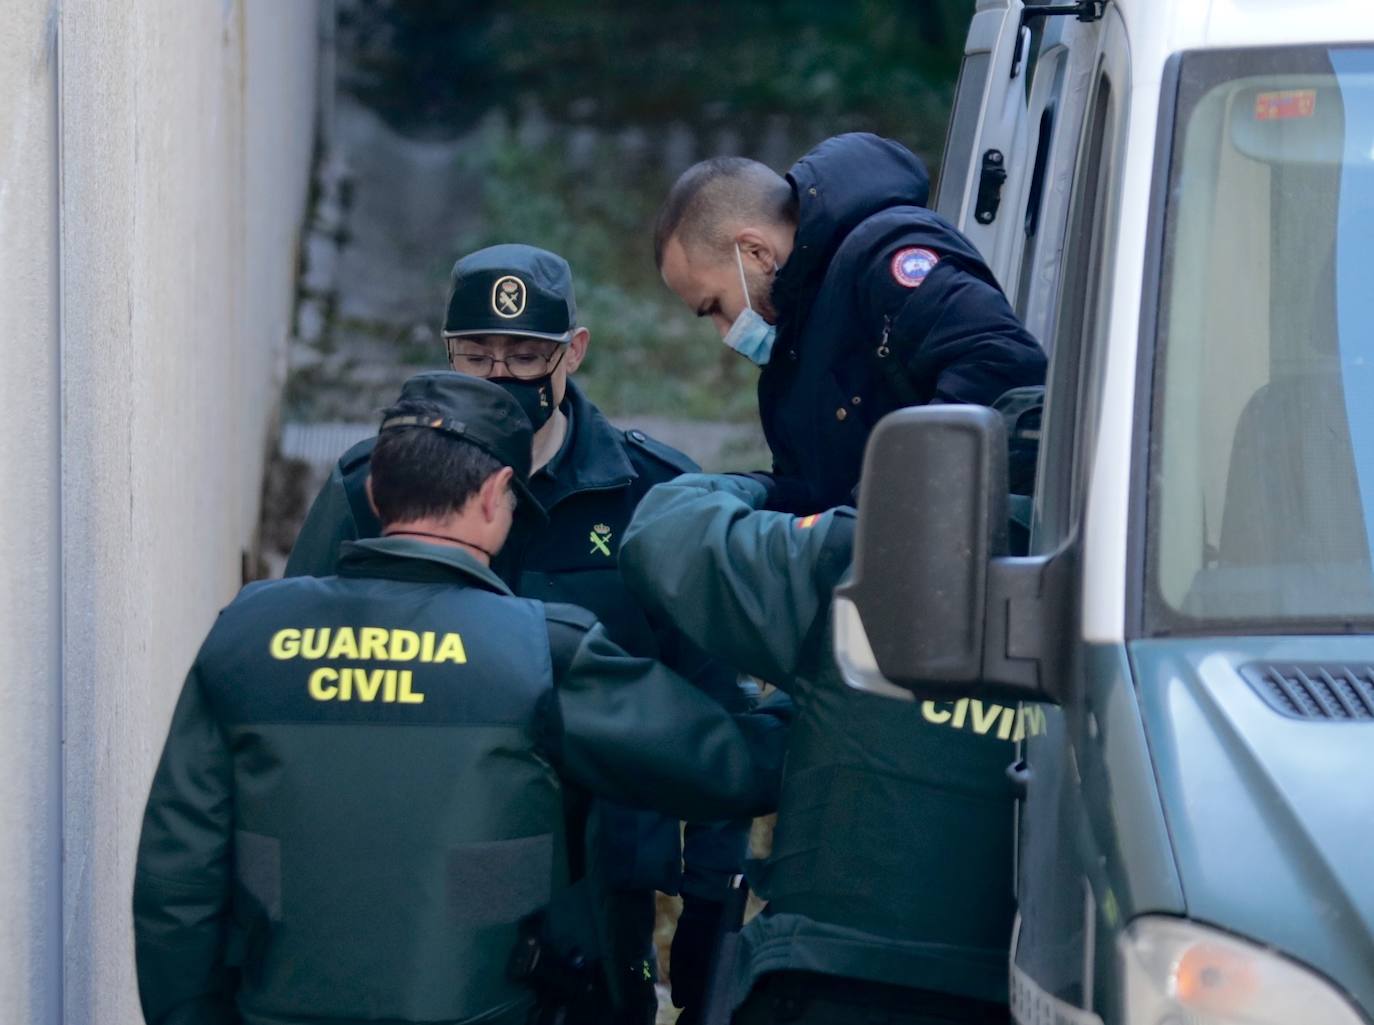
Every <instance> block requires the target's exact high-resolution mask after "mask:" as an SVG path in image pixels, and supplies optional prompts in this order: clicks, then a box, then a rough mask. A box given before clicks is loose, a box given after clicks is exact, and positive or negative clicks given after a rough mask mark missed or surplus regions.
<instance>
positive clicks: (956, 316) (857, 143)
mask: <svg viewBox="0 0 1374 1025" xmlns="http://www.w3.org/2000/svg"><path fill="white" fill-rule="evenodd" d="M787 178H788V181H789V182H790V184H791V185H792V188H793V192H794V194H795V197H796V204H797V206H796V212H797V234H796V241H795V244H794V246H793V250H792V253H791V255H790V256H789V257H788V259H787V262H786V263H785V264H784V265H783V266H782V268H781V269H780V270H779V271H778V274H777V276H776V278H774V281H773V289H772V301H773V306H774V308H775V309H776V311H777V313H778V335H777V341H776V343H775V344H774V348H773V354H772V358H771V360H770V362H769V363H768V364H767V365H766V366H765V367H764V368H763V373H762V375H761V377H760V378H759V415H760V417H761V419H762V421H763V430H764V434H765V435H766V436H767V439H768V444H769V447H770V448H771V449H772V452H773V460H774V466H773V469H774V474H775V476H776V477H777V478H779V482H780V484H784V485H786V486H785V487H780V488H779V494H783V493H788V494H790V495H791V497H790V499H788V500H786V501H785V503H784V504H783V505H782V506H781V507H784V508H786V507H789V506H790V507H792V509H793V511H815V510H818V509H827V508H830V507H832V506H836V505H842V504H844V503H846V502H849V501H852V498H851V493H852V492H853V489H854V486H855V485H856V484H857V483H858V480H859V468H860V464H861V462H862V458H863V448H864V443H865V442H866V441H867V439H868V434H869V432H870V431H871V430H872V428H873V426H874V424H876V423H877V422H878V420H879V419H880V418H881V417H883V416H884V415H885V414H887V413H890V412H891V411H892V410H894V409H898V408H900V407H902V406H906V405H912V404H917V403H927V402H968V403H975V404H979V405H991V404H992V403H993V402H994V401H995V400H996V399H997V398H998V396H1000V395H1002V394H1003V393H1004V392H1006V391H1008V390H1009V389H1011V388H1016V387H1021V386H1025V385H1040V384H1043V383H1044V380H1045V354H1044V351H1043V350H1042V349H1041V348H1040V346H1039V344H1038V343H1037V342H1036V340H1035V339H1034V338H1032V337H1031V335H1030V333H1029V332H1027V331H1026V329H1025V328H1024V327H1022V326H1021V323H1020V321H1019V320H1018V319H1017V317H1016V314H1015V313H1014V312H1012V309H1011V306H1010V304H1009V303H1008V302H1007V299H1006V296H1005V295H1004V294H1003V293H1002V290H1001V288H1000V287H999V286H998V284H997V280H996V278H994V277H993V274H992V271H991V270H989V269H988V266H987V264H986V263H984V261H983V259H982V257H981V256H980V255H979V254H978V251H977V250H976V249H975V248H974V247H973V245H972V243H970V242H969V241H968V239H966V238H964V236H963V235H961V234H960V233H959V232H958V230H957V229H955V228H954V226H953V225H951V224H950V223H949V222H948V221H946V220H945V219H944V218H942V217H941V216H940V215H939V214H937V213H935V212H934V211H933V210H929V209H927V208H926V206H925V204H926V201H927V199H928V196H929V192H930V177H929V175H928V174H927V173H926V169H925V167H924V166H923V165H922V163H921V161H920V159H919V158H917V157H916V156H915V155H914V154H912V153H911V152H910V151H909V150H908V149H906V147H904V146H902V145H901V144H900V143H897V142H893V141H892V140H890V139H880V138H878V137H877V136H876V135H869V134H859V133H855V134H850V135H840V136H836V137H834V138H832V139H827V140H826V141H825V142H823V143H821V144H820V145H819V146H817V147H816V148H815V149H813V150H812V151H811V152H810V153H808V154H807V155H806V156H804V157H802V158H801V160H799V161H797V163H796V164H795V165H794V166H793V167H792V169H791V171H790V172H788V175H787ZM1033 471H1034V467H1033V466H1030V467H1018V466H1015V465H1014V466H1013V467H1012V473H1013V478H1016V477H1017V476H1018V475H1019V476H1025V475H1026V474H1027V473H1033ZM1015 483H1016V481H1015V480H1014V481H1013V485H1014V486H1015Z"/></svg>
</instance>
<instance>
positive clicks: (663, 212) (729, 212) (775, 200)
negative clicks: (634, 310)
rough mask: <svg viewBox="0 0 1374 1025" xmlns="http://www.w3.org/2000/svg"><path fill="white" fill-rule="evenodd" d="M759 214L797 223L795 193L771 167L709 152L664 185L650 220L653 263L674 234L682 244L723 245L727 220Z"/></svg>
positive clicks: (658, 261) (660, 261)
mask: <svg viewBox="0 0 1374 1025" xmlns="http://www.w3.org/2000/svg"><path fill="white" fill-rule="evenodd" d="M750 217H760V218H763V219H764V220H767V221H771V222H772V223H774V224H784V223H785V224H791V225H795V224H796V223H797V197H796V196H795V195H794V194H793V192H792V186H791V185H789V184H788V183H787V180H786V179H785V178H783V177H781V176H780V175H779V174H778V173H777V172H776V171H774V170H773V169H772V168H770V167H768V166H767V165H765V164H760V163H759V162H758V161H757V160H750V159H748V158H747V157H712V158H711V159H710V160H703V161H701V162H700V163H697V164H693V165H692V166H691V167H689V168H687V170H685V171H683V172H682V175H681V177H679V178H678V180H677V181H675V182H674V183H673V187H672V188H671V189H669V190H668V198H667V199H665V200H664V201H663V206H662V207H661V208H659V211H658V219H657V220H656V221H655V222H654V263H655V264H657V265H658V267H659V268H660V269H662V267H663V251H664V250H665V249H667V248H668V241H669V239H672V238H673V237H675V236H676V237H677V238H678V239H679V241H681V242H682V244H683V245H689V244H697V243H701V242H705V243H708V244H709V245H710V246H711V247H712V248H714V249H721V248H724V247H725V246H726V245H728V242H729V239H728V238H727V237H726V236H727V234H728V229H729V224H730V222H732V221H735V220H739V219H741V218H750Z"/></svg>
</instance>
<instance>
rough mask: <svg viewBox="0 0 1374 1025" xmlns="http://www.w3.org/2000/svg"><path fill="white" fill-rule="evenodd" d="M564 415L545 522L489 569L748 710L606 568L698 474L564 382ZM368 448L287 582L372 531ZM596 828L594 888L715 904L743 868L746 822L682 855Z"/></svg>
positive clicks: (348, 458)
mask: <svg viewBox="0 0 1374 1025" xmlns="http://www.w3.org/2000/svg"><path fill="white" fill-rule="evenodd" d="M563 412H564V413H565V414H566V415H567V417H568V420H569V423H568V435H567V439H566V440H565V442H564V444H563V447H562V449H561V450H560V451H559V452H558V454H557V455H556V456H555V457H554V458H553V459H552V460H551V461H550V462H549V464H548V465H547V466H545V467H544V468H542V469H541V470H540V471H539V472H538V473H536V474H534V476H533V478H532V479H531V481H530V490H531V491H532V492H533V493H534V496H535V498H536V499H538V500H539V503H540V504H541V505H542V506H543V507H544V508H545V510H546V511H547V512H548V514H549V522H548V524H547V525H546V526H542V527H540V528H538V529H537V530H532V529H528V524H526V523H524V522H523V521H521V522H518V523H517V526H516V531H515V533H514V534H513V536H512V537H511V539H510V541H509V542H507V544H506V547H505V548H504V549H503V550H502V552H501V554H500V555H499V556H498V559H497V562H496V563H495V564H494V566H493V568H494V569H495V570H496V571H497V573H498V574H500V576H501V577H502V578H503V579H505V580H506V581H507V582H508V583H510V584H511V586H512V588H513V589H514V591H515V592H516V593H517V594H520V595H523V596H525V597H529V598H538V599H539V600H541V601H554V602H568V603H570V604H573V605H580V606H582V607H583V608H585V609H588V610H590V611H591V612H592V613H594V614H595V615H596V618H597V619H598V620H600V621H601V623H602V624H603V625H604V626H605V628H606V632H607V634H608V635H609V636H610V638H611V640H612V641H614V642H615V643H616V644H618V645H619V646H620V647H622V648H624V649H625V650H626V651H628V652H631V653H632V654H635V655H642V656H644V657H646V658H653V659H657V660H658V661H660V662H663V663H664V664H665V665H667V666H669V667H671V668H672V669H673V670H674V671H675V672H677V673H678V674H679V675H681V676H684V677H686V678H687V679H688V680H690V681H691V682H692V683H694V684H696V685H697V686H698V687H700V688H701V689H702V690H704V691H705V692H706V693H708V694H710V695H711V696H713V697H715V698H716V699H717V700H718V701H720V702H721V703H722V704H723V705H724V706H725V707H726V708H728V709H730V710H731V711H740V710H742V709H743V708H745V707H747V698H746V696H745V695H744V694H743V692H741V690H740V688H739V686H738V683H737V677H736V675H735V673H734V672H733V671H731V670H730V669H729V668H728V667H726V666H724V665H723V664H721V663H720V662H718V661H715V660H712V659H708V658H706V657H705V656H704V655H703V654H702V653H701V651H700V650H699V649H698V648H696V647H695V646H694V645H692V644H691V643H690V642H688V641H687V640H686V639H685V638H684V637H683V636H682V635H681V634H680V633H679V632H677V631H676V630H675V629H673V628H672V626H671V624H670V622H669V621H668V620H665V619H661V618H660V619H658V620H656V621H651V619H650V618H649V617H648V615H646V613H645V611H644V609H643V607H642V606H641V605H640V604H639V602H638V601H637V600H636V599H635V597H634V596H633V595H632V594H630V592H629V591H628V590H627V589H626V588H625V584H624V582H623V581H622V580H621V578H620V573H619V571H618V569H617V568H616V553H617V552H618V550H619V548H620V540H621V538H622V537H623V536H624V533H625V528H626V527H627V526H628V525H629V522H630V517H631V515H633V513H634V510H635V506H636V505H638V503H639V500H640V499H641V498H642V497H643V496H644V494H645V493H646V492H647V491H648V490H649V489H650V488H651V487H653V486H654V485H655V484H658V483H661V482H663V481H666V480H671V479H672V478H674V477H676V476H678V474H680V473H686V472H691V471H693V470H695V469H696V466H695V465H694V464H693V463H692V461H691V460H690V459H688V458H687V457H686V456H684V455H683V454H682V453H681V452H678V451H677V450H676V449H672V448H669V447H668V446H666V445H662V444H660V443H659V442H657V441H654V440H653V439H652V438H649V437H647V436H646V435H645V434H644V433H643V432H642V431H633V430H632V431H621V430H617V429H616V428H614V427H612V426H611V424H610V423H609V422H608V421H607V420H606V418H605V417H604V416H603V415H602V413H601V411H600V410H599V409H597V408H596V406H594V405H593V404H592V403H591V402H589V401H588V400H587V398H586V396H584V395H583V394H582V392H581V390H580V389H579V388H578V387H577V385H576V384H575V383H574V382H573V381H571V380H570V381H568V388H567V394H566V395H565V397H564V400H563ZM375 440H376V439H375V438H369V439H367V440H366V441H363V442H360V443H359V444H357V445H355V446H354V447H353V448H351V449H350V450H349V451H348V452H346V453H344V455H343V457H342V458H341V459H340V460H339V462H338V465H337V466H335V468H334V471H333V473H332V474H331V475H330V478H329V481H328V482H327V483H326V484H325V486H324V489H323V490H322V491H321V492H320V494H319V496H318V497H317V498H316V499H315V503H314V505H312V506H311V508H310V512H309V514H308V515H307V516H306V519H305V523H304V524H303V525H302V526H301V531H300V535H299V536H298V537H297V539H296V544H295V546H294V547H293V548H292V550H291V557H290V558H289V559H288V560H287V563H286V575H287V576H327V575H328V574H330V573H333V572H334V563H335V560H336V559H337V558H338V554H339V547H340V545H341V544H343V542H345V541H350V540H353V539H354V538H359V537H375V536H376V535H377V534H378V533H379V530H380V528H379V525H378V523H377V519H376V516H375V515H374V514H373V512H372V510H371V508H370V507H369V506H368V502H367V495H366V493H365V491H364V483H365V482H366V480H367V474H368V468H369V465H370V461H371V458H372V446H373V444H374V443H375ZM596 820H597V821H596V823H595V826H594V828H595V844H594V850H593V857H594V861H595V863H596V866H597V868H598V870H599V871H600V872H601V873H602V879H603V882H604V883H605V884H606V885H607V886H608V887H610V888H613V889H622V890H634V889H644V890H662V891H664V892H665V893H676V892H678V890H679V888H680V889H681V890H682V892H683V893H686V894H690V895H693V896H697V897H705V898H707V899H710V900H720V899H721V896H722V894H723V892H724V889H725V883H726V880H727V879H728V877H729V876H730V875H731V874H732V873H734V872H738V871H739V869H740V866H741V865H742V864H743V859H744V855H745V849H746V846H747V828H746V827H745V826H744V825H737V826H734V827H726V826H720V825H715V826H711V825H697V824H691V825H689V826H688V827H687V831H686V840H687V842H686V849H685V852H684V851H680V849H679V842H678V824H677V822H675V821H671V820H669V819H666V818H664V817H663V816H659V815H654V814H651V813H648V812H636V811H631V810H629V809H618V808H614V807H611V806H607V805H605V804H604V803H602V804H600V805H599V806H598V808H597V812H596ZM684 854H685V858H684V857H683V855H684ZM684 861H685V863H686V877H685V878H683V876H682V868H683V862H684Z"/></svg>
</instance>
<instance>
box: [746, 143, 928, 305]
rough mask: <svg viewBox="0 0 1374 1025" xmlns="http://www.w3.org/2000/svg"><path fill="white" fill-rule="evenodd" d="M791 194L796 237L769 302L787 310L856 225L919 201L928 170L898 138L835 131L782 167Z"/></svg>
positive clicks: (925, 188) (924, 191) (922, 198)
mask: <svg viewBox="0 0 1374 1025" xmlns="http://www.w3.org/2000/svg"><path fill="white" fill-rule="evenodd" d="M787 180H788V183H789V184H790V185H791V186H792V191H793V193H794V194H795V195H796V197H797V238H796V242H795V243H794V245H793V247H792V255H791V256H790V257H788V260H787V263H785V264H784V265H783V267H782V269H781V270H779V271H778V275H777V277H776V278H774V280H773V303H774V305H775V306H776V307H777V308H778V309H779V310H787V309H789V308H790V307H791V306H792V305H793V300H794V299H795V298H796V297H798V296H801V295H803V294H804V293H805V292H807V291H808V289H809V288H810V287H811V286H812V285H813V284H814V279H815V278H817V277H818V276H819V275H821V274H823V273H824V272H825V268H826V266H827V265H828V264H829V262H830V257H831V255H832V254H833V253H834V252H835V249H836V248H837V247H838V246H839V244H840V243H841V242H843V241H844V238H845V236H846V235H848V234H849V233H850V231H852V230H853V229H854V228H855V227H856V226H857V225H859V224H860V223H862V222H863V221H865V220H866V219H868V218H869V217H872V216H873V215H874V214H876V213H878V212H879V211H881V210H885V209H887V208H888V207H892V206H925V205H926V203H927V201H928V200H929V199H930V175H929V173H928V172H927V171H926V168H925V165H924V164H923V163H922V162H921V160H920V158H919V157H917V156H916V154H914V153H912V152H911V151H910V150H909V149H907V148H906V147H905V146H903V145H902V144H901V143H899V142H893V141H892V140H891V139H882V138H879V137H878V136H876V135H871V134H869V133H867V132H853V133H850V134H848V135H837V136H835V137H833V138H830V139H826V140H825V141H824V142H823V143H821V144H820V145H819V146H817V147H816V148H815V149H813V150H812V151H811V152H810V153H808V154H806V156H804V157H802V158H801V159H800V160H798V161H797V162H796V163H795V164H793V165H792V169H791V170H790V171H788V172H787Z"/></svg>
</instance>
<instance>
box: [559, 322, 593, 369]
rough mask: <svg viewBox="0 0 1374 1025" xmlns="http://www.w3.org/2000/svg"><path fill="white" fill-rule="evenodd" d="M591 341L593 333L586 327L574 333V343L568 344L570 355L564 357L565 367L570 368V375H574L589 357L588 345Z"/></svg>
mask: <svg viewBox="0 0 1374 1025" xmlns="http://www.w3.org/2000/svg"><path fill="white" fill-rule="evenodd" d="M591 340H592V333H591V332H590V331H588V330H587V329H586V328H585V327H579V328H578V329H577V330H576V331H574V332H573V336H572V341H570V342H568V354H567V355H566V356H564V357H563V365H564V366H565V367H567V368H568V373H570V374H571V373H574V372H575V371H576V370H577V368H578V367H580V366H581V365H582V360H583V359H585V358H586V355H587V344H588V343H589V342H590V341H591Z"/></svg>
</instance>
